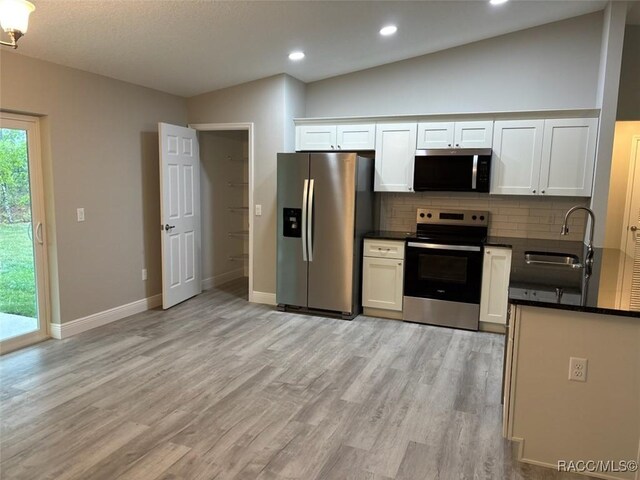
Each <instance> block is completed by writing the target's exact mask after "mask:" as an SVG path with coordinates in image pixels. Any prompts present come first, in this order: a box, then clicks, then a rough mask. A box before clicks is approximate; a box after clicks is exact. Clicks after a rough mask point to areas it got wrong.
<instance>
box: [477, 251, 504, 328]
mask: <svg viewBox="0 0 640 480" xmlns="http://www.w3.org/2000/svg"><path fill="white" fill-rule="evenodd" d="M510 272H511V249H510V248H502V247H486V248H485V251H484V263H483V266H482V294H481V297H480V321H481V322H486V323H497V324H501V325H506V323H507V310H508V303H509V274H510Z"/></svg>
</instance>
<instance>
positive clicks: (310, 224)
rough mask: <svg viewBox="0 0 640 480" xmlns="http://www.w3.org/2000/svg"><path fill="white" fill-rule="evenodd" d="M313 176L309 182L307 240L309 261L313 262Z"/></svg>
mask: <svg viewBox="0 0 640 480" xmlns="http://www.w3.org/2000/svg"><path fill="white" fill-rule="evenodd" d="M314 183H315V181H314V179H313V178H312V179H311V181H310V182H309V219H308V221H307V242H308V245H309V261H310V262H313V184H314Z"/></svg>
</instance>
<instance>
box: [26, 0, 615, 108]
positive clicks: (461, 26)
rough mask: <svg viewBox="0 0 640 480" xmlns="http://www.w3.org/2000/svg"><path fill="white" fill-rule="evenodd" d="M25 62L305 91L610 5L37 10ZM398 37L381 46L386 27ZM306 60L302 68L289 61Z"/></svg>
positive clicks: (44, 6) (201, 87)
mask: <svg viewBox="0 0 640 480" xmlns="http://www.w3.org/2000/svg"><path fill="white" fill-rule="evenodd" d="M32 1H34V3H35V4H36V7H37V10H36V11H35V12H34V14H33V15H32V17H31V21H30V24H29V32H28V33H27V35H26V36H25V37H24V38H23V39H22V40H21V41H20V48H19V49H18V53H19V54H22V55H27V56H31V57H36V58H41V59H44V60H48V61H51V62H54V63H59V64H62V65H67V66H70V67H75V68H79V69H82V70H87V71H90V72H94V73H98V74H101V75H106V76H108V77H113V78H117V79H120V80H125V81H128V82H132V83H136V84H139V85H144V86H147V87H151V88H155V89H158V90H162V91H165V92H170V93H174V94H177V95H183V96H192V95H196V94H199V93H203V92H207V91H211V90H215V89H218V88H222V87H226V86H230V85H235V84H239V83H243V82H247V81H250V80H255V79H258V78H263V77H267V76H270V75H275V74H279V73H283V72H285V73H288V74H290V75H292V76H294V77H296V78H299V79H300V80H302V81H304V82H310V81H315V80H320V79H323V78H327V77H332V76H335V75H340V74H344V73H348V72H353V71H356V70H362V69H365V68H369V67H374V66H377V65H382V64H385V63H389V62H394V61H398V60H402V59H405V58H410V57H414V56H418V55H422V54H425V53H430V52H435V51H438V50H443V49H445V48H450V47H454V46H458V45H462V44H465V43H469V42H473V41H477V40H481V39H484V38H489V37H493V36H496V35H500V34H504V33H508V32H513V31H516V30H521V29H523V28H528V27H532V26H536V25H541V24H544V23H548V22H552V21H556V20H561V19H564V18H569V17H573V16H577V15H581V14H585V13H590V12H594V11H597V10H601V9H602V8H603V7H604V5H605V2H604V1H590V0H581V1H573V0H569V1H563V0H556V1H528V0H519V1H518V0H512V1H511V2H509V3H507V4H504V5H501V6H499V7H493V6H491V5H489V4H488V2H487V1H486V0H471V1H453V0H449V1H419V2H409V1H281V2H274V1H251V2H246V1H212V0H198V1H196V0H183V1H169V0H118V1H116V0H91V1H87V0H39V1H38V0H32ZM387 23H395V24H397V25H398V28H399V30H398V33H397V34H396V35H395V36H393V37H387V38H383V37H381V36H380V35H378V30H379V29H380V27H381V26H382V25H385V24H387ZM294 49H301V50H304V51H305V53H306V54H307V58H306V59H304V60H303V61H301V62H299V63H292V62H291V61H289V60H288V58H287V54H288V53H289V52H290V51H292V50H294Z"/></svg>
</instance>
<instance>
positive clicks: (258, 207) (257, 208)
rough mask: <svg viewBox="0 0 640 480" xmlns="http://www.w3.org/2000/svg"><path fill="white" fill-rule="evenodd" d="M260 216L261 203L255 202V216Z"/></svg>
mask: <svg viewBox="0 0 640 480" xmlns="http://www.w3.org/2000/svg"><path fill="white" fill-rule="evenodd" d="M261 216H262V205H258V204H256V217H261Z"/></svg>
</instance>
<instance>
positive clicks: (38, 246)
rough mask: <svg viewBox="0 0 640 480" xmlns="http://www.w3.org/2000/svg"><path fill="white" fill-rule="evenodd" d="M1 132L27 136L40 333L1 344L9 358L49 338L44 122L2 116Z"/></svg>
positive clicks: (22, 116)
mask: <svg viewBox="0 0 640 480" xmlns="http://www.w3.org/2000/svg"><path fill="white" fill-rule="evenodd" d="M0 128H10V129H16V130H25V131H26V132H27V154H28V157H29V187H30V190H31V192H30V193H31V229H32V234H33V235H32V239H33V241H32V242H33V252H34V267H35V280H36V295H37V302H38V303H37V312H38V313H37V315H38V318H37V320H38V329H37V330H35V331H33V332H29V333H26V334H24V335H20V336H17V337H12V338H8V339H6V340H2V341H0V354H5V353H8V352H11V351H13V350H17V349H19V348H22V347H25V346H28V345H32V344H34V343H37V342H40V341H42V340H46V339H47V338H49V321H50V305H49V271H48V262H47V228H46V223H45V206H44V181H43V176H42V155H41V144H40V121H39V119H38V117H31V116H27V115H19V114H14V113H8V112H0Z"/></svg>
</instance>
